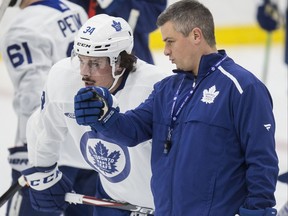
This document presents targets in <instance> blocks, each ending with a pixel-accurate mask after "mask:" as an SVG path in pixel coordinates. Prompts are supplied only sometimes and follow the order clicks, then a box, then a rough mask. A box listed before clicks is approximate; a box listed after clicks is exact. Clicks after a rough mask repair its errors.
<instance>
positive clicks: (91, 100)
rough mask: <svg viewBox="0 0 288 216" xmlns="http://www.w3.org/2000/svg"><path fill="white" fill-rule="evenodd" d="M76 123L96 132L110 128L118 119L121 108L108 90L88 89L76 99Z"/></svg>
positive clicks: (83, 89) (81, 91)
mask: <svg viewBox="0 0 288 216" xmlns="http://www.w3.org/2000/svg"><path fill="white" fill-rule="evenodd" d="M74 108H75V117H76V121H77V123H78V124H80V125H86V126H87V125H89V126H90V127H91V128H92V129H93V130H95V131H98V132H100V131H102V130H104V129H106V128H108V127H109V126H110V125H111V124H113V122H114V121H115V120H116V119H117V118H118V114H119V107H118V105H117V101H116V98H114V97H113V96H112V95H111V94H110V92H109V90H108V89H107V88H103V87H96V86H94V87H86V88H82V89H80V90H79V91H78V92H77V95H76V96H75V97H74Z"/></svg>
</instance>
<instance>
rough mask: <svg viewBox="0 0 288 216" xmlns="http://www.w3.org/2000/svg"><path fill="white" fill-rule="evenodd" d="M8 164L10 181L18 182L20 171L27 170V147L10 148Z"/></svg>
mask: <svg viewBox="0 0 288 216" xmlns="http://www.w3.org/2000/svg"><path fill="white" fill-rule="evenodd" d="M8 151H9V156H8V163H9V164H10V166H11V168H12V181H13V182H16V181H18V178H19V177H20V176H21V171H23V170H25V169H28V168H29V163H28V152H27V145H26V144H24V145H23V146H17V147H12V148H9V149H8Z"/></svg>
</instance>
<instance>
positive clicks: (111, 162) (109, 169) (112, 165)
mask: <svg viewBox="0 0 288 216" xmlns="http://www.w3.org/2000/svg"><path fill="white" fill-rule="evenodd" d="M88 149H89V152H90V154H91V156H92V157H93V159H94V165H95V166H96V167H98V168H99V169H100V170H102V171H103V172H104V173H108V174H112V173H114V172H118V170H117V169H116V163H117V161H118V159H119V157H120V152H119V151H113V152H111V153H110V154H109V155H108V149H107V148H106V147H105V146H104V145H103V144H102V143H101V142H98V143H97V144H96V145H95V147H94V148H92V147H91V146H89V147H88Z"/></svg>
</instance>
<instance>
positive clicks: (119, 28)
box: [111, 20, 122, 32]
mask: <svg viewBox="0 0 288 216" xmlns="http://www.w3.org/2000/svg"><path fill="white" fill-rule="evenodd" d="M111 26H112V27H113V28H114V29H115V30H116V31H117V32H118V31H121V30H122V27H121V23H120V22H116V21H115V20H113V24H112V25H111Z"/></svg>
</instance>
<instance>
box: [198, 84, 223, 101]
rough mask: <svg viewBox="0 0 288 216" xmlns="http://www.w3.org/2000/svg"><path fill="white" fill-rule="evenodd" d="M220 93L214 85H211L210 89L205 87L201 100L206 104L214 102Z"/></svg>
mask: <svg viewBox="0 0 288 216" xmlns="http://www.w3.org/2000/svg"><path fill="white" fill-rule="evenodd" d="M218 94H219V91H216V86H215V85H214V86H212V87H210V88H209V89H208V90H207V89H205V90H204V91H203V97H202V99H201V101H202V102H204V103H206V104H211V103H214V100H215V98H216V97H217V95H218Z"/></svg>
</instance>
